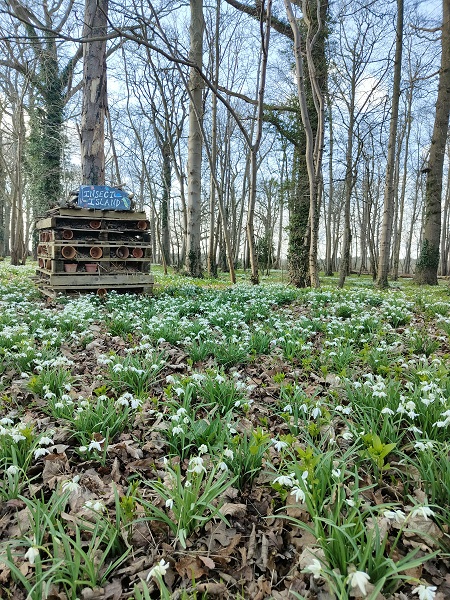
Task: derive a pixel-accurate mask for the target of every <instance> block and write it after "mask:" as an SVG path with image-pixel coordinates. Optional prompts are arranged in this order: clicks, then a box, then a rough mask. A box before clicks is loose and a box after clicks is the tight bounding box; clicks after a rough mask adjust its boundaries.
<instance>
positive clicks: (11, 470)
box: [6, 465, 20, 475]
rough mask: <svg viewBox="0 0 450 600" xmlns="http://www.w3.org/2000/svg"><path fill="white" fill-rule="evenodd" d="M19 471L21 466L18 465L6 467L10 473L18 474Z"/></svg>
mask: <svg viewBox="0 0 450 600" xmlns="http://www.w3.org/2000/svg"><path fill="white" fill-rule="evenodd" d="M19 471H20V469H19V467H16V465H11V466H10V467H8V468H7V469H6V472H7V473H9V475H17V473H18V472H19Z"/></svg>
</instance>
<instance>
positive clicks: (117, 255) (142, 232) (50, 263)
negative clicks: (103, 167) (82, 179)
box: [36, 185, 153, 298]
mask: <svg viewBox="0 0 450 600" xmlns="http://www.w3.org/2000/svg"><path fill="white" fill-rule="evenodd" d="M36 228H37V230H38V232H39V242H38V247H37V257H38V269H37V271H36V283H37V286H38V288H39V290H40V291H41V292H42V293H43V294H45V295H47V296H49V297H51V298H54V297H56V295H57V294H58V293H64V294H68V293H77V292H78V293H85V292H94V293H97V294H98V295H99V296H104V295H105V294H106V293H107V292H108V291H109V290H117V291H120V292H137V293H151V292H152V288H153V276H152V274H151V273H150V262H151V246H150V233H149V222H148V220H147V218H146V215H145V213H144V212H134V211H133V210H131V200H130V198H129V197H128V195H127V194H126V193H125V192H123V191H122V190H120V189H118V188H110V187H107V186H88V185H82V186H80V189H79V192H78V196H77V197H76V199H75V200H74V201H72V202H68V205H67V207H59V208H55V209H52V210H50V211H48V212H47V214H46V216H45V217H44V218H43V219H40V220H39V221H38V222H37V223H36Z"/></svg>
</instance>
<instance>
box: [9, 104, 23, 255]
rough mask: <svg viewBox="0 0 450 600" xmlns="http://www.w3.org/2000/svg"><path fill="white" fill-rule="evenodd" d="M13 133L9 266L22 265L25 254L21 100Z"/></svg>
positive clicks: (16, 112)
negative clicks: (13, 159)
mask: <svg viewBox="0 0 450 600" xmlns="http://www.w3.org/2000/svg"><path fill="white" fill-rule="evenodd" d="M14 130H15V131H14V133H15V138H16V139H15V146H16V147H15V150H16V152H15V172H14V177H13V179H12V197H13V200H12V206H11V264H12V265H20V264H21V263H23V257H24V253H25V244H24V231H23V227H24V223H23V195H24V190H23V179H22V172H23V152H24V144H25V119H24V108H23V98H20V99H18V100H17V106H16V110H15V114H14Z"/></svg>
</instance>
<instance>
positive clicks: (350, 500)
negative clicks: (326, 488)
mask: <svg viewBox="0 0 450 600" xmlns="http://www.w3.org/2000/svg"><path fill="white" fill-rule="evenodd" d="M345 503H346V504H347V506H350V507H351V508H353V507H354V506H355V501H354V500H352V499H351V498H347V500H346V501H345Z"/></svg>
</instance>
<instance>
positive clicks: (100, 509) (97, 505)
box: [86, 500, 106, 512]
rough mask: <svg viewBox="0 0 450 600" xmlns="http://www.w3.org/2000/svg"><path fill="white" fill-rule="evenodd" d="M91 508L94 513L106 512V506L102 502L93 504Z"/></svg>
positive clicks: (97, 501)
mask: <svg viewBox="0 0 450 600" xmlns="http://www.w3.org/2000/svg"><path fill="white" fill-rule="evenodd" d="M88 502H89V501H88ZM86 505H87V502H86ZM89 508H91V509H92V510H93V511H94V512H103V511H104V510H106V506H105V505H104V504H103V502H101V501H100V500H96V501H95V502H91V505H90V506H89Z"/></svg>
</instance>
